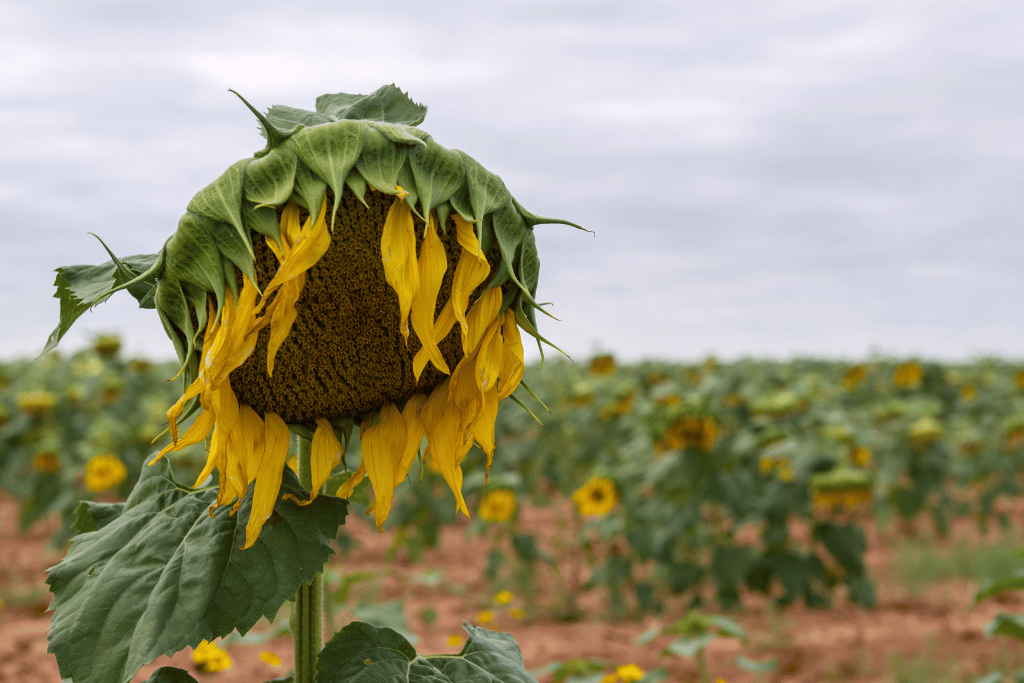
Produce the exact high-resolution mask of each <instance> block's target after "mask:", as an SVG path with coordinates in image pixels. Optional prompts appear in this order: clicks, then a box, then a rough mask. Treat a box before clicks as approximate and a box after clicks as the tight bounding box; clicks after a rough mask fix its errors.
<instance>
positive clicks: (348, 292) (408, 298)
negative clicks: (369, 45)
mask: <svg viewBox="0 0 1024 683" xmlns="http://www.w3.org/2000/svg"><path fill="white" fill-rule="evenodd" d="M243 101H244V100H243ZM246 105H247V106H248V103H246ZM250 109H252V107H250ZM252 111H253V113H254V114H256V116H257V118H258V119H259V121H260V126H261V131H262V134H263V135H264V137H265V138H266V140H267V144H266V146H265V147H264V149H262V150H261V151H259V152H257V153H256V154H255V155H254V156H253V157H252V158H248V159H243V160H241V161H239V162H237V163H235V164H233V165H232V166H231V167H229V168H228V170H227V171H225V172H224V174H223V175H222V176H221V177H220V178H218V179H217V180H216V181H214V182H213V183H212V184H210V185H209V186H208V187H206V188H204V189H203V190H201V191H200V192H199V193H198V194H197V195H196V196H195V197H194V198H193V199H192V201H191V202H190V204H189V206H188V209H187V211H186V213H185V215H184V216H182V218H181V220H180V221H179V224H178V230H177V232H176V233H175V234H174V235H173V236H172V237H171V238H170V239H169V240H168V241H167V243H166V244H165V245H164V247H163V249H162V250H161V252H160V253H159V254H158V255H157V256H156V257H155V258H154V259H153V261H152V263H150V264H149V266H150V267H149V268H148V270H147V271H146V272H145V273H143V274H142V275H141V276H138V277H136V278H134V280H133V281H132V282H131V283H130V285H129V283H127V280H128V279H129V278H128V275H131V274H133V273H137V271H138V269H136V268H127V267H124V266H122V263H121V262H119V261H117V260H116V259H115V262H116V263H117V266H118V268H119V269H123V270H124V272H125V273H126V275H125V277H124V278H123V280H125V281H126V282H125V284H124V285H123V286H125V287H128V286H134V287H137V288H138V287H142V286H143V285H145V284H146V283H147V282H148V283H155V286H153V289H152V292H151V294H152V296H151V301H149V303H150V304H151V305H152V306H155V308H156V309H157V311H158V313H159V314H160V319H161V321H162V322H163V325H164V327H165V329H166V331H167V333H168V335H169V336H170V337H171V339H172V341H173V342H174V344H175V348H176V350H177V352H178V355H179V357H180V359H181V361H182V363H183V375H184V379H185V387H186V388H185V392H184V394H183V395H182V397H181V399H180V400H179V401H178V402H177V403H176V404H175V405H174V406H173V407H172V408H171V409H170V410H169V411H168V419H169V422H170V425H171V432H172V437H173V442H172V444H171V445H169V446H168V447H167V448H165V449H164V451H162V452H161V455H163V454H165V453H167V452H169V451H174V450H178V449H180V448H183V447H185V446H187V445H190V444H194V443H197V442H199V441H202V440H204V439H207V438H209V439H210V449H209V459H208V462H207V466H206V468H205V469H204V471H203V473H202V474H201V475H200V481H201V480H203V479H205V478H206V477H207V476H208V475H209V474H211V473H212V471H213V470H215V469H216V470H217V471H218V472H219V475H220V480H219V495H218V504H219V505H225V504H228V503H230V502H233V501H238V502H235V509H237V507H238V505H239V504H240V500H241V497H242V496H243V495H244V494H245V492H246V490H247V488H248V486H249V485H250V484H251V483H252V482H256V488H255V493H254V503H253V512H252V514H251V518H250V522H249V534H248V536H247V541H246V542H247V545H249V544H251V543H252V542H253V541H254V540H255V538H256V535H258V533H259V529H260V527H261V526H262V524H263V521H265V520H266V518H267V517H269V515H270V511H271V510H272V507H273V503H274V500H275V499H276V497H277V494H278V491H279V487H280V481H281V473H282V470H283V468H284V464H285V460H286V458H287V454H288V440H289V430H291V431H295V432H297V433H299V434H300V435H303V436H306V437H309V438H311V439H312V488H311V494H310V499H309V500H310V501H311V500H312V499H313V498H315V497H316V495H317V491H318V490H319V488H320V487H321V486H322V485H323V484H324V482H325V481H326V480H327V478H328V475H329V474H330V472H331V470H332V468H333V467H334V466H335V465H337V464H338V463H339V461H340V457H341V454H342V453H343V452H344V450H345V444H346V443H347V440H348V437H349V435H350V433H351V430H352V429H353V428H354V427H356V426H358V427H359V430H360V440H361V444H362V456H363V457H362V464H361V465H360V467H359V469H358V470H357V471H356V473H354V475H353V476H352V478H351V479H350V480H349V481H348V482H347V483H346V484H345V485H343V486H342V487H341V488H340V489H339V490H338V495H342V496H344V497H348V496H349V495H351V493H352V491H353V489H354V487H355V486H356V485H357V484H358V483H359V481H360V480H361V479H362V478H363V477H364V476H365V477H367V478H369V480H370V482H371V485H372V487H373V491H374V494H375V496H374V503H373V505H372V506H371V510H370V512H372V513H373V514H374V516H375V518H376V522H377V525H378V527H380V525H381V524H382V523H383V521H384V519H385V518H386V517H387V514H388V511H389V509H390V504H391V496H392V492H393V490H394V487H395V486H396V485H397V484H398V483H399V482H400V481H401V480H402V479H404V478H405V476H406V474H407V473H408V471H409V467H410V466H411V463H412V462H413V460H414V459H415V458H416V457H417V455H418V454H419V451H420V447H421V445H422V442H423V439H424V437H425V438H426V440H427V444H428V445H427V448H428V451H429V455H428V456H427V457H429V458H430V459H432V460H434V461H435V465H436V466H437V468H438V469H439V471H440V472H441V473H442V475H443V476H444V477H445V479H446V481H447V482H448V484H449V485H450V487H451V488H452V490H453V492H454V493H455V496H456V500H457V507H458V509H460V510H462V511H463V512H465V513H466V514H467V515H468V510H467V508H466V504H465V501H464V500H463V498H462V494H461V483H462V470H461V466H460V463H461V462H462V459H463V458H464V457H465V456H466V454H467V453H468V451H469V450H470V448H471V447H472V446H473V444H474V443H476V444H478V445H479V446H480V447H481V448H482V450H483V451H484V452H485V453H486V455H487V465H488V466H489V465H490V461H491V458H492V456H493V452H494V420H495V417H496V414H497V405H498V402H499V401H500V400H501V399H502V398H506V397H508V396H511V395H512V392H513V391H514V390H515V389H516V388H517V386H518V385H519V384H520V382H521V378H522V373H523V348H522V341H521V336H520V329H522V330H524V331H526V332H527V333H528V334H529V335H531V336H533V337H534V338H535V339H536V340H537V341H538V345H539V344H540V342H545V343H547V342H546V340H545V339H544V338H543V337H542V336H541V335H540V333H539V332H538V331H537V322H536V312H537V311H538V310H542V309H541V308H540V305H539V304H538V303H537V301H536V299H535V296H536V291H537V282H538V275H539V264H540V262H539V258H538V256H537V248H536V242H535V239H534V235H533V228H534V226H535V225H537V224H540V223H566V221H561V220H556V219H546V218H540V217H538V216H535V215H534V214H532V213H530V212H528V211H526V210H525V209H523V207H522V206H520V204H519V203H518V202H517V201H516V200H515V199H514V198H513V197H512V195H511V194H509V192H508V190H507V189H506V188H505V185H504V183H503V182H502V181H501V179H500V178H498V177H497V176H495V175H493V174H491V173H490V172H488V171H487V170H485V169H484V168H483V167H482V166H480V164H479V163H477V162H476V161H474V160H473V159H472V158H471V157H469V156H468V155H466V154H465V153H463V152H461V151H458V150H449V149H446V148H444V147H442V146H441V145H439V144H437V143H436V142H434V140H433V139H432V138H431V137H430V136H429V135H428V134H427V133H425V132H423V131H422V130H421V129H419V128H418V125H419V124H420V123H421V122H422V120H423V118H424V115H425V113H426V108H425V107H423V106H421V105H418V104H416V103H414V102H412V100H410V99H409V98H408V97H407V96H405V94H404V93H402V92H401V91H400V90H398V89H397V88H395V87H394V86H384V87H383V88H381V89H379V90H378V91H376V92H375V93H373V94H372V95H368V96H360V95H348V94H336V95H324V96H322V97H320V98H318V99H317V103H316V110H315V111H305V110H300V109H293V108H290V107H282V106H274V107H271V108H270V110H269V111H268V112H267V113H266V115H264V114H261V113H259V112H257V111H256V110H255V109H253V110H252ZM570 225H571V224H570ZM126 261H127V259H126ZM133 293H134V292H133ZM140 300H141V299H140ZM143 305H146V302H145V301H144V302H143ZM542 312H543V311H542ZM196 412H198V414H197V416H196V418H195V420H194V422H193V423H192V425H191V427H189V429H188V430H187V431H186V432H185V433H184V434H179V433H178V428H177V423H178V421H179V420H181V419H184V417H187V416H188V415H190V414H192V413H196ZM308 502H309V501H303V503H308Z"/></svg>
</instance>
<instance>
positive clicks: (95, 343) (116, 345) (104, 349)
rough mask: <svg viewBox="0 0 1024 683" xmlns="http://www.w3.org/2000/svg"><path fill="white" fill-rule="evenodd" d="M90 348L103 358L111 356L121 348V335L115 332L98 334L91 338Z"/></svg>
mask: <svg viewBox="0 0 1024 683" xmlns="http://www.w3.org/2000/svg"><path fill="white" fill-rule="evenodd" d="M92 348H93V350H94V351H96V353H98V354H100V355H101V356H103V357H104V358H113V357H114V356H116V355H117V352H118V351H120V350H121V337H119V336H117V335H116V334H100V335H97V336H96V337H95V338H94V339H93V340H92Z"/></svg>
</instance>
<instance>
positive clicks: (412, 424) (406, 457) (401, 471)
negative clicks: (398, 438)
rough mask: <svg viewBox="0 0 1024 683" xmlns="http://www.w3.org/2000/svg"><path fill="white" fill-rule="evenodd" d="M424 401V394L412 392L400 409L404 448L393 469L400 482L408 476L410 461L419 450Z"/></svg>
mask: <svg viewBox="0 0 1024 683" xmlns="http://www.w3.org/2000/svg"><path fill="white" fill-rule="evenodd" d="M426 402H427V396H426V394H413V395H412V396H411V397H410V398H409V400H408V401H406V402H405V407H404V408H403V409H402V419H403V420H404V421H405V449H404V450H403V452H402V459H401V461H400V462H399V463H398V468H397V469H396V470H395V481H396V482H401V481H402V480H403V479H405V478H406V477H407V476H409V469H410V468H411V467H412V461H413V460H415V459H416V455H417V454H418V453H419V452H420V444H421V443H422V442H423V435H424V434H426V427H425V426H424V424H423V415H422V411H423V405H424V404H425V403H426Z"/></svg>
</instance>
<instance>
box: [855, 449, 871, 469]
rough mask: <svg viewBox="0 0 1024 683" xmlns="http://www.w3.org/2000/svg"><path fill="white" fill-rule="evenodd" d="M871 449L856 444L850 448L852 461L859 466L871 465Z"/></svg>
mask: <svg viewBox="0 0 1024 683" xmlns="http://www.w3.org/2000/svg"><path fill="white" fill-rule="evenodd" d="M871 460H872V455H871V450H870V449H868V448H865V447H864V446H854V447H852V448H851V449H850V462H852V463H853V464H854V465H856V466H857V467H871Z"/></svg>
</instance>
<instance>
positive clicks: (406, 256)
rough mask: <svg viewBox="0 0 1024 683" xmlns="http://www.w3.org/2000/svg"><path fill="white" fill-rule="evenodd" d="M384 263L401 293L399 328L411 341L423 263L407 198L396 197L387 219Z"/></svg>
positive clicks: (393, 285) (390, 280)
mask: <svg viewBox="0 0 1024 683" xmlns="http://www.w3.org/2000/svg"><path fill="white" fill-rule="evenodd" d="M380 253H381V259H382V261H383V263H384V279H385V280H387V282H388V284H389V285H391V288H392V289H393V290H395V294H397V295H398V312H399V319H398V328H399V330H400V331H401V332H402V336H403V337H404V338H405V341H406V343H408V342H409V312H410V309H411V308H412V300H413V297H414V296H415V295H416V292H417V290H418V289H419V284H420V276H419V263H418V262H417V261H416V229H415V226H414V225H413V220H412V209H411V208H410V207H409V205H408V204H407V203H406V202H405V200H404V199H402V198H400V197H396V198H395V200H394V201H393V202H392V203H391V208H390V209H388V215H387V216H386V217H385V219H384V231H383V234H382V235H381V238H380Z"/></svg>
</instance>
